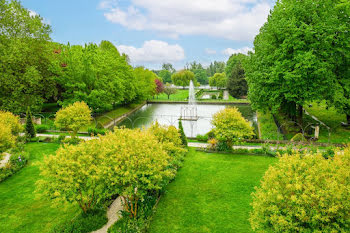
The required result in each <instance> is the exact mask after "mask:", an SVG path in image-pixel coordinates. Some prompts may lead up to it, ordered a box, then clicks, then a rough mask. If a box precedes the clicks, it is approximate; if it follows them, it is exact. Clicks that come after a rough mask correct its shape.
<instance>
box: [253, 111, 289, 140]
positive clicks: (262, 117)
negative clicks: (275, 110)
mask: <svg viewBox="0 0 350 233" xmlns="http://www.w3.org/2000/svg"><path fill="white" fill-rule="evenodd" d="M257 117H258V122H259V127H260V133H261V135H260V139H263V140H282V139H283V136H282V135H280V134H279V133H278V129H277V125H276V124H275V121H274V120H273V117H272V114H271V113H262V112H257Z"/></svg>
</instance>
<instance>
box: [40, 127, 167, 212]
mask: <svg viewBox="0 0 350 233" xmlns="http://www.w3.org/2000/svg"><path fill="white" fill-rule="evenodd" d="M168 161H169V156H168V154H167V152H166V151H165V150H163V148H162V147H161V146H159V143H158V140H157V139H156V137H155V136H154V135H152V134H151V133H149V132H146V131H141V130H139V129H135V130H131V129H118V128H116V129H115V131H114V132H113V133H112V132H110V133H108V134H106V136H101V137H100V138H99V139H93V140H90V141H86V142H82V143H80V144H78V145H65V146H64V147H62V148H60V149H58V150H57V152H56V154H55V155H51V156H49V157H47V158H45V160H44V162H43V164H42V165H41V180H39V181H38V183H37V185H38V190H37V192H38V193H39V194H41V195H43V196H46V197H48V198H49V199H54V200H56V201H57V202H58V203H62V202H63V203H64V202H69V203H77V204H78V205H79V206H80V208H81V209H82V210H83V211H84V212H87V211H88V210H90V209H93V208H95V207H96V206H97V205H99V204H100V203H101V202H103V201H104V200H105V199H106V198H109V197H111V196H112V195H115V194H119V195H120V196H121V197H122V199H123V202H124V206H125V210H126V211H127V212H129V213H130V216H132V217H135V216H137V207H138V204H139V203H140V202H142V200H143V198H144V197H145V195H147V193H148V192H149V191H150V190H159V189H160V188H161V184H162V182H163V180H165V179H169V178H168V177H170V176H171V172H170V171H169V170H168V169H167V167H168V165H169V164H168Z"/></svg>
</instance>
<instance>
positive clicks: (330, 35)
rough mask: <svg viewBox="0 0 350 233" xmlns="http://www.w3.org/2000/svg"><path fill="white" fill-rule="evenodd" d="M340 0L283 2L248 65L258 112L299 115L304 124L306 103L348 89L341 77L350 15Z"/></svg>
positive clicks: (276, 8)
mask: <svg viewBox="0 0 350 233" xmlns="http://www.w3.org/2000/svg"><path fill="white" fill-rule="evenodd" d="M337 2H338V1H332V0H321V1H318V2H317V4H315V1H312V0H305V1H297V2H296V1H292V0H280V1H277V3H276V5H275V7H274V9H273V10H272V11H271V13H270V16H269V17H268V21H267V23H265V24H264V26H263V27H262V28H261V29H260V33H259V35H257V36H256V38H255V41H254V50H255V53H253V54H252V55H251V56H250V58H249V59H248V62H247V65H246V66H245V71H246V76H247V82H248V86H249V95H248V97H249V99H250V100H251V103H252V107H253V108H254V109H258V110H261V111H271V112H272V113H277V112H284V113H286V114H288V115H289V116H290V117H296V116H297V118H298V122H299V124H300V125H302V123H303V122H302V119H303V107H302V106H303V105H304V104H305V103H309V102H311V101H321V100H323V99H333V97H334V96H336V92H337V90H339V87H340V86H344V85H337V83H339V84H340V83H341V82H339V81H337V76H338V80H339V78H340V77H342V78H341V79H342V80H344V81H345V80H348V78H346V76H345V75H344V73H343V72H341V73H342V75H338V74H337V73H338V72H339V71H340V70H342V69H340V67H346V66H344V60H345V61H346V60H347V59H345V58H346V57H347V56H348V55H346V50H347V49H345V48H349V46H346V44H348V43H349V40H348V39H346V38H348V35H347V32H348V31H349V17H348V16H346V15H345V11H339V10H338V8H337V7H336V6H337ZM311 14H312V15H314V16H315V17H310V15H311ZM347 54H349V52H347ZM340 64H342V65H340ZM345 64H346V63H345ZM337 70H338V71H337ZM345 73H346V72H345ZM343 75H344V76H343Z"/></svg>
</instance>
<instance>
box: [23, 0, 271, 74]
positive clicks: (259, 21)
mask: <svg viewBox="0 0 350 233" xmlns="http://www.w3.org/2000/svg"><path fill="white" fill-rule="evenodd" d="M21 2H22V4H23V5H24V7H26V8H28V9H29V10H31V11H33V12H35V13H37V14H40V16H41V17H43V18H44V21H45V22H47V23H49V24H50V25H51V27H52V30H53V33H52V35H51V36H52V39H53V40H54V41H57V42H60V43H67V42H70V43H71V44H85V43H89V42H94V43H99V42H100V41H101V40H109V41H111V42H113V43H114V44H115V45H116V46H117V47H118V49H119V50H120V51H121V52H124V53H126V54H128V55H129V57H130V60H131V62H132V64H133V65H135V66H136V65H143V66H145V67H148V68H151V69H158V68H160V67H161V65H162V63H164V62H170V63H172V64H174V66H175V67H176V68H177V69H180V68H182V67H183V66H184V65H185V64H186V63H187V62H191V61H194V60H196V61H199V62H201V63H202V64H203V65H208V64H209V63H210V62H212V61H214V60H219V61H226V60H227V59H228V57H229V55H230V54H232V53H235V52H243V53H246V52H247V51H248V50H250V49H251V48H252V47H253V40H254V36H255V35H256V34H257V33H258V30H259V28H260V27H261V26H262V25H263V23H264V22H265V21H266V19H267V15H268V13H269V10H270V9H271V8H272V7H273V2H274V0H161V1H160V0H70V1H68V0H22V1H21Z"/></svg>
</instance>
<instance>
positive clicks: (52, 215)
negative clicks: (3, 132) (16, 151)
mask: <svg viewBox="0 0 350 233" xmlns="http://www.w3.org/2000/svg"><path fill="white" fill-rule="evenodd" d="M58 147H59V144H55V143H30V144H26V145H25V150H26V151H28V152H29V154H30V161H29V164H28V165H27V167H25V168H23V169H22V170H21V171H19V172H18V173H16V174H15V175H13V176H12V177H10V178H9V179H7V180H5V181H4V182H2V183H0V200H1V201H0V210H1V211H0V232H6V233H11V232H13V233H17V232H50V230H51V229H52V228H53V227H54V226H55V225H56V224H59V223H62V222H65V221H67V220H69V219H71V218H73V217H74V216H75V215H76V214H77V213H78V211H79V210H78V208H76V207H73V206H71V207H70V208H68V209H66V210H65V209H62V208H53V207H52V206H51V202H50V201H47V200H42V199H35V194H34V190H35V182H36V181H37V180H38V178H39V167H38V164H37V162H40V161H42V160H43V158H44V155H49V154H52V153H54V152H55V151H56V150H57V148H58Z"/></svg>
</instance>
